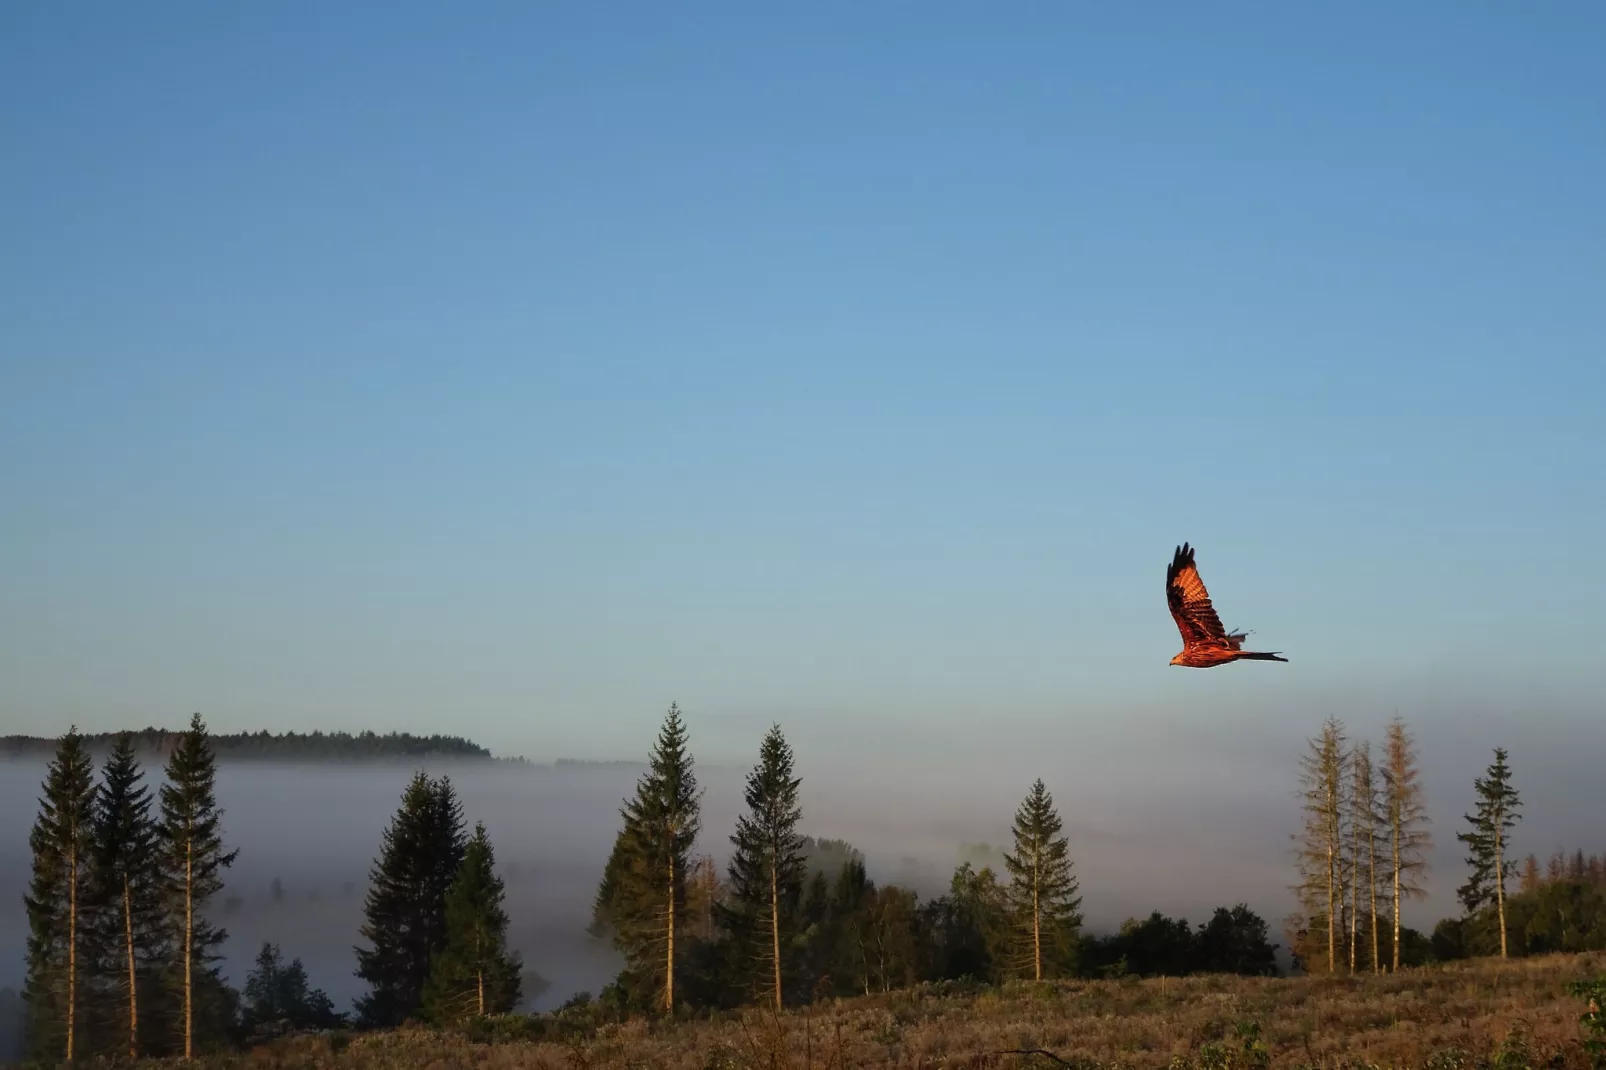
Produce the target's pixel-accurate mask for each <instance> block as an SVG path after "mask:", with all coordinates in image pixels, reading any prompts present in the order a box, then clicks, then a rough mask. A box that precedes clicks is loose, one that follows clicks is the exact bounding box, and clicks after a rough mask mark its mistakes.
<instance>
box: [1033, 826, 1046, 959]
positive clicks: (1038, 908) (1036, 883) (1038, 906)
mask: <svg viewBox="0 0 1606 1070" xmlns="http://www.w3.org/2000/svg"><path fill="white" fill-rule="evenodd" d="M1034 835H1035V833H1034ZM1042 884H1043V878H1042V875H1041V874H1040V873H1039V872H1038V860H1037V845H1036V844H1035V843H1034V844H1032V970H1033V974H1034V980H1038V981H1041V980H1042V979H1043V904H1042V900H1041V899H1040V898H1039V894H1038V893H1039V890H1040V889H1041V888H1042Z"/></svg>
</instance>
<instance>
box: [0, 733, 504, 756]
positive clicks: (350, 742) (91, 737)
mask: <svg viewBox="0 0 1606 1070" xmlns="http://www.w3.org/2000/svg"><path fill="white" fill-rule="evenodd" d="M121 734H122V733H118V732H96V733H86V734H84V735H83V736H81V737H80V738H82V739H83V741H84V744H85V746H86V748H87V749H88V750H89V751H90V752H91V753H93V754H97V755H99V754H104V753H109V752H110V751H111V749H112V747H113V745H114V744H115V743H116V742H117V738H118V736H119V735H121ZM128 735H129V738H130V740H131V741H132V742H133V744H134V749H135V751H137V752H139V753H140V754H144V755H153V754H154V755H160V756H162V757H164V758H165V757H166V756H167V755H168V754H171V753H172V751H173V748H174V747H175V746H177V745H178V741H179V740H180V738H182V736H183V733H182V732H180V731H177V730H173V729H167V728H154V727H146V728H143V729H140V730H138V731H133V732H129V733H128ZM208 739H209V742H210V743H211V745H212V748H213V751H214V753H215V754H216V756H217V758H218V760H219V761H251V760H259V761H269V760H271V761H305V762H357V761H384V760H389V759H398V758H466V759H473V760H477V761H501V762H507V761H512V762H519V763H522V762H523V759H498V758H496V757H495V756H494V755H492V754H491V752H490V751H489V750H487V749H486V748H484V747H482V746H480V745H479V744H478V743H474V742H472V741H471V740H467V739H464V738H463V737H462V736H444V735H428V736H415V735H413V734H412V733H410V732H386V733H384V734H380V733H378V732H371V731H369V732H356V733H352V732H266V731H263V732H236V733H234V734H232V735H214V736H209V737H208ZM59 744H60V740H59V739H53V738H52V739H45V738H42V737H39V736H0V757H9V758H49V757H50V756H51V755H53V754H54V753H55V751H56V747H57V746H58V745H59Z"/></svg>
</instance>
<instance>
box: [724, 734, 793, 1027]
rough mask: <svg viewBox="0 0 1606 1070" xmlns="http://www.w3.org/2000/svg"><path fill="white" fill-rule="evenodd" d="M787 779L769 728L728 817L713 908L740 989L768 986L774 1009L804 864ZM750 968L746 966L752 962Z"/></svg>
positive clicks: (780, 741) (788, 967) (784, 757)
mask: <svg viewBox="0 0 1606 1070" xmlns="http://www.w3.org/2000/svg"><path fill="white" fill-rule="evenodd" d="M801 783H802V781H801V780H800V779H798V778H795V777H793V776H792V749H791V747H790V746H788V745H787V742H786V739H785V738H784V737H783V736H782V735H781V729H780V726H779V725H775V726H772V727H771V728H770V731H769V733H768V734H767V735H766V736H765V737H764V742H763V744H762V745H761V747H760V748H759V759H758V764H757V765H756V766H755V767H754V768H753V770H752V771H751V772H750V773H749V774H748V776H747V793H746V801H747V808H748V812H747V813H746V814H743V815H741V816H740V817H738V818H737V820H736V832H735V834H734V835H733V836H731V843H732V844H734V845H735V847H736V850H735V851H734V852H733V853H732V855H731V860H730V866H729V871H728V872H729V880H728V887H729V893H728V897H727V900H726V904H725V906H724V907H723V909H722V910H721V911H720V914H721V918H722V919H723V921H724V923H725V928H726V929H727V930H729V931H730V932H731V934H732V935H733V936H734V937H735V939H736V942H737V947H738V953H739V954H740V955H742V959H741V960H740V968H741V972H742V973H743V974H744V975H745V979H746V980H747V981H748V985H747V987H748V989H749V990H750V991H752V990H759V991H762V990H764V989H768V999H769V1000H770V1001H771V1002H772V1003H773V1004H774V1006H775V1009H776V1010H780V1009H781V1007H782V1006H783V1005H784V1000H783V992H784V980H783V978H784V977H785V976H787V975H789V974H791V972H792V969H793V966H794V960H795V956H794V955H793V954H792V950H793V947H794V939H795V937H796V934H797V931H798V928H799V925H798V912H799V909H800V906H801V900H802V895H803V878H804V876H805V874H806V870H807V865H806V861H805V858H804V855H803V837H802V836H800V835H798V832H797V825H798V821H799V820H801V818H802V810H801V808H800V807H799V806H798V786H799V785H800V784H801ZM755 966H756V968H753V967H755Z"/></svg>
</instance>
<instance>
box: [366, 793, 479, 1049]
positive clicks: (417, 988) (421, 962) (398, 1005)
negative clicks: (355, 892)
mask: <svg viewBox="0 0 1606 1070" xmlns="http://www.w3.org/2000/svg"><path fill="white" fill-rule="evenodd" d="M466 852H467V843H466V832H465V830H464V828H463V815H462V806H461V804H460V803H459V802H458V800H457V795H456V792H455V790H454V789H453V787H452V784H451V781H450V780H449V779H447V778H446V777H442V778H441V779H440V780H431V779H430V778H429V777H428V776H427V775H425V774H424V773H423V772H418V773H415V774H414V775H413V778H412V780H411V781H410V782H409V783H408V785H407V788H406V790H405V791H404V792H403V793H402V799H401V805H400V806H399V807H398V808H397V810H396V814H395V816H394V817H393V818H392V819H391V823H390V826H389V827H388V828H386V829H385V831H384V835H383V838H382V840H381V844H380V854H379V857H378V858H377V859H376V860H375V862H374V865H373V868H372V869H371V870H370V872H369V885H368V894H367V897H366V899H365V901H364V904H363V911H364V914H365V917H366V919H367V920H366V922H365V923H364V925H363V927H362V936H363V939H365V940H367V941H368V942H369V944H370V945H371V946H369V947H366V948H363V947H359V948H357V949H356V950H357V976H358V977H361V978H362V979H363V980H365V981H367V982H368V985H369V991H368V992H367V993H365V994H364V995H362V996H360V997H358V999H357V1004H356V1011H357V1016H358V1018H359V1019H360V1021H361V1022H362V1024H363V1025H365V1026H369V1027H375V1028H394V1027H395V1026H398V1025H401V1024H402V1023H403V1022H404V1021H406V1020H407V1018H408V1017H409V1016H411V1015H415V1014H417V1013H418V1012H419V1011H420V1009H421V1008H422V1006H423V999H424V986H425V983H426V982H427V981H428V978H429V967H430V961H431V959H433V958H434V956H435V955H437V954H439V953H440V951H441V949H442V948H443V947H445V944H446V893H447V890H448V889H449V888H450V887H451V884H452V881H453V880H454V879H455V878H456V876H457V870H458V867H459V866H461V865H462V862H463V858H464V856H465V854H466Z"/></svg>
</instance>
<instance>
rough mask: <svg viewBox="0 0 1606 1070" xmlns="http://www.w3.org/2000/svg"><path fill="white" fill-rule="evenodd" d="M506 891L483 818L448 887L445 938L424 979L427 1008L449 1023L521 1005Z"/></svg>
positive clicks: (432, 1016) (430, 1015) (433, 1018)
mask: <svg viewBox="0 0 1606 1070" xmlns="http://www.w3.org/2000/svg"><path fill="white" fill-rule="evenodd" d="M505 896H506V890H505V888H504V886H503V884H502V878H501V877H499V876H497V874H496V853H495V851H494V849H493V848H492V846H491V839H490V837H489V836H488V835H486V832H485V824H484V822H480V823H478V824H476V825H475V826H474V837H473V839H471V840H469V841H468V847H467V849H466V850H465V851H464V853H463V863H462V865H460V866H459V867H458V869H457V876H456V877H455V878H453V880H452V885H451V887H450V888H449V889H447V892H446V942H445V944H444V945H443V946H442V948H441V950H440V951H439V952H438V953H437V954H436V955H435V957H434V958H433V959H432V960H431V962H430V970H429V978H428V980H427V981H426V982H425V984H424V1013H425V1016H426V1017H428V1018H429V1019H430V1020H431V1021H433V1022H436V1023H437V1024H440V1025H448V1024H451V1023H455V1022H462V1021H464V1020H466V1019H469V1018H475V1017H483V1016H484V1015H487V1014H506V1013H507V1012H509V1011H511V1010H512V1009H513V1008H514V1007H516V1006H517V1005H518V1002H519V998H520V991H519V984H520V970H521V969H522V964H521V963H520V961H519V956H518V954H517V952H512V951H509V950H508V946H507V912H506V911H504V910H503V909H502V901H503V899H504V898H505Z"/></svg>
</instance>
